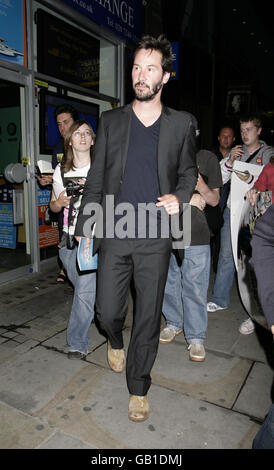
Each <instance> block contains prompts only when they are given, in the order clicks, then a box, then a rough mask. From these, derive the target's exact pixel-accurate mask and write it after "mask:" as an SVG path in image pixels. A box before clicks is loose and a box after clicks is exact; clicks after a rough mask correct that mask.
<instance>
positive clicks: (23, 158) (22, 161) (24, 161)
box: [21, 157, 30, 166]
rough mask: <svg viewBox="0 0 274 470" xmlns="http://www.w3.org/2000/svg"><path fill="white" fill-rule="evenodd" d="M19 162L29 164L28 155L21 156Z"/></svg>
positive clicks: (24, 164)
mask: <svg viewBox="0 0 274 470" xmlns="http://www.w3.org/2000/svg"><path fill="white" fill-rule="evenodd" d="M21 163H22V165H23V166H27V165H29V164H30V159H29V157H22V158H21Z"/></svg>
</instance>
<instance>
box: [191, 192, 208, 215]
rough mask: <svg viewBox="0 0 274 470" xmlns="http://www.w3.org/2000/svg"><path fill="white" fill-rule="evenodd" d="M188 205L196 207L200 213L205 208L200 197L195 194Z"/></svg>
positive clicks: (204, 203)
mask: <svg viewBox="0 0 274 470" xmlns="http://www.w3.org/2000/svg"><path fill="white" fill-rule="evenodd" d="M189 204H190V205H191V206H194V207H197V209H199V210H200V211H203V210H204V208H205V206H206V202H205V200H204V199H203V198H202V196H201V195H200V194H196V193H195V194H193V195H192V198H191V199H190V201H189Z"/></svg>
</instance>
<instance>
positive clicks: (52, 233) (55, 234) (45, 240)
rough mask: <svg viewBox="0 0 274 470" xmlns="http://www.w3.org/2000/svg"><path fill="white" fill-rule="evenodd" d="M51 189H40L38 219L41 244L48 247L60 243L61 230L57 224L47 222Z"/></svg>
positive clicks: (42, 246)
mask: <svg viewBox="0 0 274 470" xmlns="http://www.w3.org/2000/svg"><path fill="white" fill-rule="evenodd" d="M50 196H51V191H50V190H49V189H40V188H39V189H38V221H39V246H40V248H46V247H47V246H54V245H57V244H58V243H59V231H58V225H57V223H56V224H50V225H46V224H45V211H46V208H47V207H48V204H49V201H50Z"/></svg>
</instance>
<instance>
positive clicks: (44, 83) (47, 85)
mask: <svg viewBox="0 0 274 470" xmlns="http://www.w3.org/2000/svg"><path fill="white" fill-rule="evenodd" d="M34 84H35V85H38V86H43V87H44V88H48V87H49V84H48V83H47V82H43V81H42V80H37V79H35V80H34Z"/></svg>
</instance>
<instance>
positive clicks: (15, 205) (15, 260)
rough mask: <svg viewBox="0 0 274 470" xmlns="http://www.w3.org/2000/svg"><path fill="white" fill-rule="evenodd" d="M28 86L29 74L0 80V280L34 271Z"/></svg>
mask: <svg viewBox="0 0 274 470" xmlns="http://www.w3.org/2000/svg"><path fill="white" fill-rule="evenodd" d="M10 75H11V76H13V75H14V78H17V74H13V73H12V72H7V73H6V77H9V76H10ZM2 76H3V75H2ZM20 82H22V83H20ZM24 82H25V83H24ZM29 89H30V87H29V86H28V78H27V77H24V78H23V79H22V78H21V79H20V80H19V83H18V82H16V81H15V82H14V81H9V80H8V79H4V80H3V79H1V80H0V283H2V282H7V281H8V280H11V279H14V278H15V277H19V276H20V275H23V274H24V273H27V272H32V271H33V270H34V265H35V262H34V258H35V253H34V252H35V250H34V247H35V244H36V240H35V238H36V236H35V235H33V234H35V230H33V229H32V230H30V227H31V225H32V226H33V225H35V223H36V222H37V218H36V220H34V219H33V214H35V208H34V201H32V198H31V195H32V194H33V187H34V185H33V183H32V182H31V181H30V180H29V177H28V173H29V169H28V165H29V160H30V145H29V140H30V139H29V137H30V136H29V134H30V131H29V121H30V119H29V118H28V116H29V110H28V109H27V108H26V102H27V99H26V94H27V93H28V90H29ZM28 180H29V181H28ZM31 186H32V188H31ZM34 193H35V191H34ZM36 261H37V262H36V265H37V266H38V264H39V260H36Z"/></svg>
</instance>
